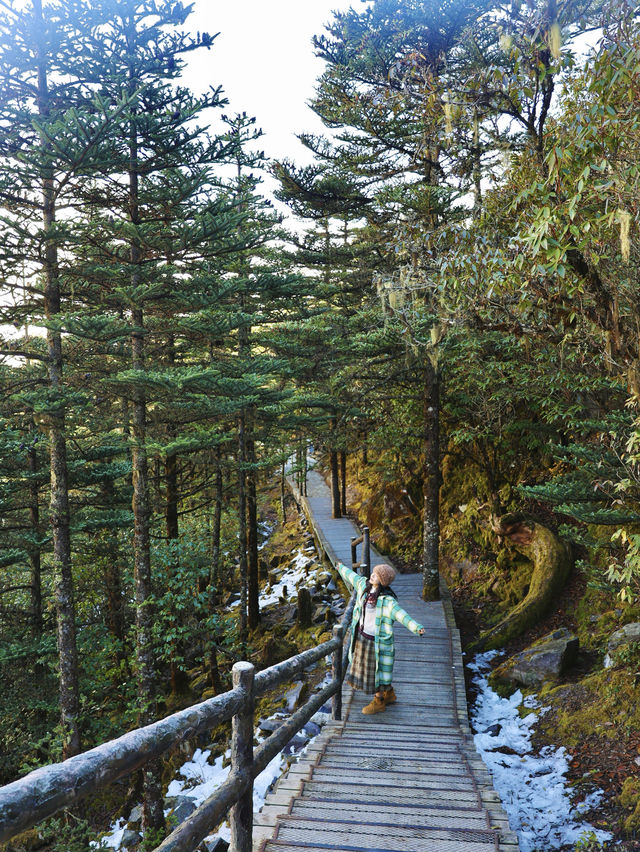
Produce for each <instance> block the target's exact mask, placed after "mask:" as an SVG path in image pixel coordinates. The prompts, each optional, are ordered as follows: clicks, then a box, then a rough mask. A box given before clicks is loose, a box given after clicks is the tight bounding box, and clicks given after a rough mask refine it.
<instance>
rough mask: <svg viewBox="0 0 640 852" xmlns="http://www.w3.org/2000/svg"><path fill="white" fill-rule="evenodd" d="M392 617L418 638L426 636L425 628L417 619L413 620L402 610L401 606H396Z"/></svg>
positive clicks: (392, 611)
mask: <svg viewBox="0 0 640 852" xmlns="http://www.w3.org/2000/svg"><path fill="white" fill-rule="evenodd" d="M391 615H392V616H393V618H395V620H396V621H398V622H399V623H400V624H402V626H403V627H406V628H407V630H410V631H411V632H412V633H416V634H417V635H418V636H424V627H423V626H422V625H421V624H420V623H419V622H418V621H416V620H415V618H411V616H410V615H409V613H408V612H406V611H405V610H404V609H402V607H401V606H400V605H399V604H394V606H393V609H392V610H391Z"/></svg>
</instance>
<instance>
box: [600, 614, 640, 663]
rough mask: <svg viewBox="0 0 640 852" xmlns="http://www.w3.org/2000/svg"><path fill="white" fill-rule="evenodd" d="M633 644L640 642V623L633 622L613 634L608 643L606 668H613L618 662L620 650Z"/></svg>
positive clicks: (605, 659)
mask: <svg viewBox="0 0 640 852" xmlns="http://www.w3.org/2000/svg"><path fill="white" fill-rule="evenodd" d="M632 642H640V622H638V621H632V622H630V623H629V624H625V626H624V627H621V628H620V629H619V630H616V632H615V633H612V634H611V636H610V637H609V641H608V642H607V655H606V656H605V658H604V666H605V668H607V669H608V668H611V666H613V665H615V664H616V662H617V658H618V657H619V654H620V649H622V648H624V647H625V646H626V645H630V644H631V643H632Z"/></svg>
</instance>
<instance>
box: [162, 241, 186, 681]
mask: <svg viewBox="0 0 640 852" xmlns="http://www.w3.org/2000/svg"><path fill="white" fill-rule="evenodd" d="M171 261H172V259H171V257H168V258H167V263H168V264H171ZM165 352H166V356H167V364H168V366H169V368H170V369H171V368H172V367H174V366H175V363H176V357H175V341H174V337H173V335H172V334H170V335H169V337H168V340H167V345H166V349H165ZM176 436H177V429H176V427H175V425H174V424H173V423H169V425H168V426H167V439H168V440H169V441H172V440H174V439H175V438H176ZM164 482H165V491H166V496H165V511H164V520H165V533H166V536H167V549H168V550H169V551H170V552H171V551H172V550H173V551H174V553H175V554H177V550H176V548H177V544H178V538H179V535H180V530H179V525H178V457H177V455H176V454H175V453H171V454H169V455H167V457H166V459H165V463H164ZM178 567H179V565H178V557H177V555H175V558H171V559H169V560H168V563H167V572H168V574H169V577H168V578H167V579H168V585H169V587H171V585H172V583H173V577H174V576H175V575H176V573H177V571H178ZM167 615H168V616H169V619H170V625H171V627H173V628H175V627H177V626H178V614H177V612H176V611H175V609H173V607H172V609H171V612H168V613H167ZM182 650H183V649H182V648H181V646H180V642H179V641H178V640H177V639H174V640H173V641H172V643H171V661H170V663H169V672H170V679H171V691H172V692H173V694H174V695H177V694H178V693H179V692H181V691H182V690H183V689H184V687H185V686H186V678H185V674H184V672H183V671H182V670H181V669H180V666H179V664H178V658H179V657H180V656H181V654H182Z"/></svg>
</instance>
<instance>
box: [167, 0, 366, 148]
mask: <svg viewBox="0 0 640 852" xmlns="http://www.w3.org/2000/svg"><path fill="white" fill-rule="evenodd" d="M350 6H354V7H355V8H360V7H361V2H360V0H195V6H194V11H193V13H192V14H191V16H190V17H189V18H188V19H187V22H186V26H187V27H188V28H189V29H191V30H193V31H196V30H200V31H201V32H203V31H204V32H208V33H211V34H213V33H216V32H219V33H220V35H219V36H218V38H217V39H216V40H215V42H214V44H213V46H212V47H211V49H210V50H206V49H203V50H200V51H196V52H195V53H194V54H192V55H191V57H190V59H189V65H188V68H187V69H186V70H185V74H184V76H183V80H184V82H185V83H186V84H187V85H188V86H189V88H191V89H193V90H194V91H202V90H203V89H206V88H207V87H208V86H211V85H213V86H217V85H222V87H223V89H224V91H225V94H226V96H227V98H228V99H229V106H228V107H227V109H226V112H227V113H228V114H230V115H234V114H235V113H239V112H246V113H247V114H248V115H250V116H255V118H256V120H257V121H256V123H257V126H258V127H260V128H262V130H263V131H264V134H265V135H264V136H263V137H262V139H260V141H259V143H258V146H259V147H260V149H261V150H264V151H265V153H266V155H267V156H268V157H270V158H274V159H278V158H280V159H281V158H284V157H290V158H292V159H294V160H296V162H303V161H304V162H309V161H310V155H309V154H308V153H307V152H306V151H305V149H304V148H303V146H302V145H301V144H300V143H299V142H298V140H297V139H296V138H295V134H296V133H302V132H312V133H321V132H323V130H324V128H323V125H322V123H321V122H320V120H319V119H318V117H317V116H316V115H315V113H313V112H312V111H311V110H310V109H309V108H308V106H307V105H306V104H307V102H308V101H309V99H310V98H312V97H313V94H314V84H315V81H316V79H317V77H318V76H319V75H320V74H321V73H322V70H323V68H324V63H323V62H322V61H321V60H319V59H317V58H316V57H315V56H314V54H313V46H312V44H311V38H312V36H314V35H320V34H322V32H323V30H324V25H325V24H326V23H327V22H328V21H329V20H331V17H332V14H331V13H332V11H333V10H337V11H344V10H346V9H348V8H349V7H350Z"/></svg>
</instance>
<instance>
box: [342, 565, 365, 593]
mask: <svg viewBox="0 0 640 852" xmlns="http://www.w3.org/2000/svg"><path fill="white" fill-rule="evenodd" d="M336 568H337V569H338V574H340V576H341V577H342V580H343V581H344V584H345V586H346V587H347V588H348V589H355V587H356V585H357V583H358V580H361V579H363V578H362V577H361V576H360V574H356V572H355V571H352V570H351V568H347V566H346V565H343V564H342V562H336Z"/></svg>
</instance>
